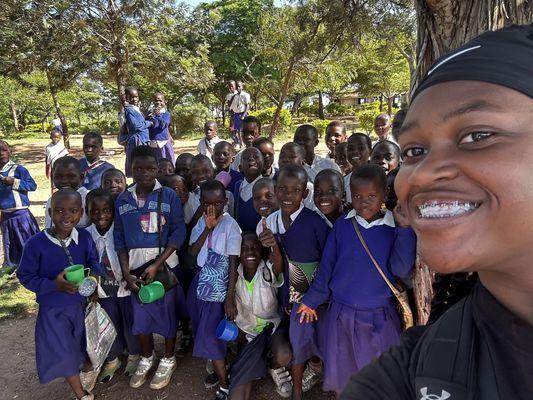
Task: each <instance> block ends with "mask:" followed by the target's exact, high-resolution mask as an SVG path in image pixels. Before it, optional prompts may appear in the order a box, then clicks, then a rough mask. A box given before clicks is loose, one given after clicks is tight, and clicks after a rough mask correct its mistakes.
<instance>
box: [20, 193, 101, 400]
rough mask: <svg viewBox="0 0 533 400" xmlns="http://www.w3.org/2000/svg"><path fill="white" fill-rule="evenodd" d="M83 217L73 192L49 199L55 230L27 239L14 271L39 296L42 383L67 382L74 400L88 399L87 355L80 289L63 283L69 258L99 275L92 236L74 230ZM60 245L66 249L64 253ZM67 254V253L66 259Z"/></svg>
mask: <svg viewBox="0 0 533 400" xmlns="http://www.w3.org/2000/svg"><path fill="white" fill-rule="evenodd" d="M82 212H83V207H82V202H81V196H80V194H79V193H77V192H76V191H75V190H72V189H60V190H58V191H57V192H56V193H54V194H53V195H52V198H51V202H50V210H49V213H50V214H51V216H52V220H53V222H54V227H53V228H51V229H47V230H43V231H42V232H39V233H37V234H36V235H35V236H33V237H31V238H30V239H29V240H28V241H27V242H26V244H25V246H24V252H23V254H22V259H21V261H20V266H19V268H18V270H17V277H18V279H19V280H20V283H21V284H22V285H23V286H24V287H25V288H26V289H28V290H30V291H32V292H34V293H35V294H36V295H37V303H39V312H38V314H37V321H36V323H35V358H36V362H37V372H38V375H39V381H40V382H41V383H43V384H44V383H48V382H50V381H52V380H54V379H56V378H60V377H62V378H65V379H66V381H67V383H68V384H69V385H70V387H71V388H72V391H73V392H74V394H75V395H76V398H77V399H82V400H92V399H94V396H93V395H92V394H91V393H89V392H88V391H86V390H84V388H83V387H82V383H81V380H80V365H82V364H83V363H84V362H85V360H86V358H87V353H86V350H85V320H84V319H85V309H84V306H85V303H86V300H85V298H84V297H82V296H81V295H80V294H79V293H78V288H77V287H76V286H75V285H74V284H72V283H70V282H68V281H67V280H66V279H65V271H64V268H66V267H67V266H68V265H69V258H72V263H73V264H81V265H84V266H85V267H86V268H90V269H91V270H92V272H93V273H95V274H100V273H101V269H100V263H99V262H98V256H97V253H96V248H95V246H94V242H93V240H92V239H91V235H89V233H87V232H86V231H85V230H84V229H80V230H78V229H76V225H77V224H78V222H79V220H80V218H81V215H82ZM63 246H65V248H66V249H67V250H64V249H63ZM67 252H68V254H67Z"/></svg>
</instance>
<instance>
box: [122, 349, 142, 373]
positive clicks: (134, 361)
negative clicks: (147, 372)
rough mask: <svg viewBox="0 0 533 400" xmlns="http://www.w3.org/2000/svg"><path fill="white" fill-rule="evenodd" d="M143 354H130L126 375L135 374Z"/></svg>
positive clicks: (125, 369) (125, 370)
mask: <svg viewBox="0 0 533 400" xmlns="http://www.w3.org/2000/svg"><path fill="white" fill-rule="evenodd" d="M140 359H141V356H140V355H138V354H130V355H129V356H128V362H127V363H126V368H124V375H126V376H133V374H134V373H135V371H136V370H137V365H139V360H140Z"/></svg>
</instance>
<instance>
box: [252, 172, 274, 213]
mask: <svg viewBox="0 0 533 400" xmlns="http://www.w3.org/2000/svg"><path fill="white" fill-rule="evenodd" d="M252 193H253V201H254V208H255V211H256V212H257V213H258V214H259V215H260V216H261V218H266V217H268V216H269V215H270V214H272V213H273V212H274V211H277V210H279V205H278V198H277V197H276V189H275V183H274V181H273V180H272V179H270V178H261V179H258V180H257V182H255V184H254V187H253V188H252Z"/></svg>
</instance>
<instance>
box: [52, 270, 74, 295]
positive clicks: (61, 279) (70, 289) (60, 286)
mask: <svg viewBox="0 0 533 400" xmlns="http://www.w3.org/2000/svg"><path fill="white" fill-rule="evenodd" d="M55 282H56V287H57V290H59V291H60V292H66V293H70V294H74V293H77V292H78V288H77V287H76V286H75V285H73V284H72V283H70V282H69V281H67V280H66V279H65V271H61V272H60V273H59V274H58V275H57V276H56V279H55Z"/></svg>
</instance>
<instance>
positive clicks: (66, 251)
mask: <svg viewBox="0 0 533 400" xmlns="http://www.w3.org/2000/svg"><path fill="white" fill-rule="evenodd" d="M46 232H48V234H49V235H50V236H52V237H53V238H54V239H56V240H57V241H58V242H59V244H61V248H62V249H63V252H64V253H65V255H66V256H67V259H68V263H69V264H70V265H74V260H73V259H72V255H71V254H70V251H69V250H68V247H67V245H66V244H65V241H64V240H63V239H61V238H59V237H58V236H57V235H56V234H55V232H54V231H53V229H52V228H48V229H46Z"/></svg>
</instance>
